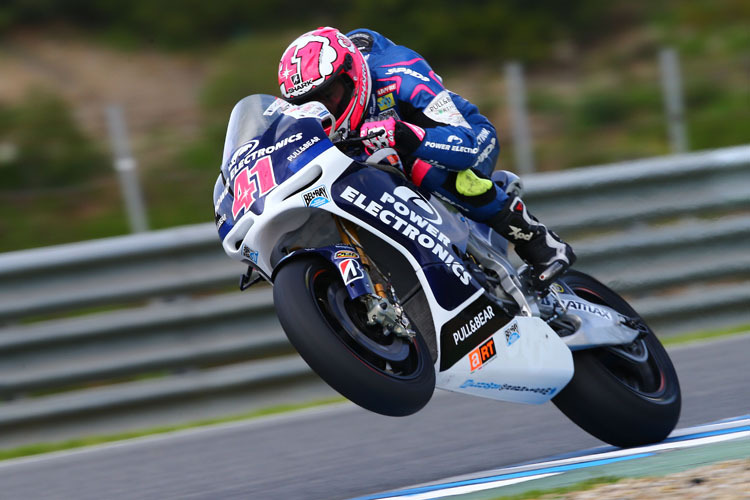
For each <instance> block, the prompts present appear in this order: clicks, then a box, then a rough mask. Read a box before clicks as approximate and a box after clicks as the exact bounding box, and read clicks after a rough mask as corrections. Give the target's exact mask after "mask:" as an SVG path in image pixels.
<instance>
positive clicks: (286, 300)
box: [273, 257, 435, 416]
mask: <svg viewBox="0 0 750 500" xmlns="http://www.w3.org/2000/svg"><path fill="white" fill-rule="evenodd" d="M273 298H274V306H275V308H276V313H277V315H278V317H279V321H280V322H281V326H282V327H283V328H284V332H285V333H286V335H287V337H288V338H289V341H290V342H291V343H292V345H293V346H294V347H295V348H296V349H297V351H298V352H299V354H300V355H301V356H302V358H303V359H304V360H305V361H306V362H307V364H308V365H309V366H310V367H311V368H312V369H313V370H314V371H315V372H316V373H317V374H318V375H319V376H320V377H321V378H322V379H323V380H324V381H325V382H326V383H328V384H329V385H330V386H331V387H333V388H334V389H335V390H336V391H338V392H339V393H341V394H342V395H343V396H345V397H346V398H348V399H349V400H351V401H353V402H354V403H356V404H358V405H359V406H361V407H363V408H366V409H368V410H370V411H373V412H376V413H380V414H382V415H389V416H405V415H411V414H412V413H415V412H417V411H418V410H420V409H421V408H422V407H423V406H424V405H426V404H427V402H428V401H429V400H430V398H431V397H432V393H433V392H434V390H435V369H434V366H433V364H432V360H431V358H430V353H429V350H428V348H427V345H426V344H425V341H424V340H423V339H422V337H421V335H420V334H417V335H416V337H414V338H413V339H406V338H401V337H397V336H395V335H393V334H390V335H384V334H383V332H382V328H380V327H377V328H375V327H371V326H368V325H367V324H366V311H364V310H363V308H362V305H361V304H360V303H359V301H352V300H351V299H350V298H349V294H348V293H347V291H346V287H345V285H344V283H343V282H342V280H341V275H340V274H339V273H338V271H337V270H336V269H335V268H334V267H333V266H332V265H331V264H330V263H328V262H326V261H324V260H323V259H320V258H318V257H301V258H298V259H296V260H293V261H291V262H289V263H287V264H285V265H284V267H282V268H281V269H280V270H279V271H278V273H277V274H276V278H275V280H274V288H273Z"/></svg>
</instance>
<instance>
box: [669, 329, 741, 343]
mask: <svg viewBox="0 0 750 500" xmlns="http://www.w3.org/2000/svg"><path fill="white" fill-rule="evenodd" d="M743 333H750V325H740V326H733V327H731V328H723V329H720V330H700V331H697V332H691V333H686V334H683V335H676V336H674V337H664V338H662V339H660V340H661V343H662V344H664V345H665V346H675V345H680V344H688V343H690V342H699V341H702V340H710V339H715V338H718V337H727V336H731V335H739V334H743Z"/></svg>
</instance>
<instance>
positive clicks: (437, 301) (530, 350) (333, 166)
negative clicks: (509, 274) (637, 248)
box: [215, 101, 572, 401]
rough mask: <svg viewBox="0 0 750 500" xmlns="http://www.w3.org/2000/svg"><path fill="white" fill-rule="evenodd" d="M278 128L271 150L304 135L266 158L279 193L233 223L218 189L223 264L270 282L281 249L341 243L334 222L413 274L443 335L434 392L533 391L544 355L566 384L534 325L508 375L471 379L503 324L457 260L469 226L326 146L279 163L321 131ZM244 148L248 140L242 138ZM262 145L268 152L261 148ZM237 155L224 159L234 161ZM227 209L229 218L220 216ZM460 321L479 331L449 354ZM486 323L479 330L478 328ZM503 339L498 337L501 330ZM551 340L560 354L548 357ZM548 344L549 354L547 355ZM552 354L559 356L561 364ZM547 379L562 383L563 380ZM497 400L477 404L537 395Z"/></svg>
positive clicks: (487, 370)
mask: <svg viewBox="0 0 750 500" xmlns="http://www.w3.org/2000/svg"><path fill="white" fill-rule="evenodd" d="M271 102H273V101H271ZM261 108H262V107H261ZM264 116H265V115H264ZM277 119H278V120H279V121H278V122H272V123H271V125H268V127H269V128H268V129H267V130H265V131H264V132H263V134H262V135H261V136H260V137H261V138H262V139H263V141H268V143H271V141H275V142H274V143H273V144H274V145H275V144H276V143H278V142H280V141H279V140H278V139H279V136H282V135H283V136H284V137H290V135H289V134H290V133H292V132H293V133H294V134H295V135H296V134H301V135H302V137H301V138H299V139H295V140H294V141H289V142H291V143H292V144H290V143H289V142H288V143H286V144H281V145H280V146H279V147H278V148H275V149H277V150H275V151H273V152H271V153H270V154H271V155H280V156H281V158H280V160H279V161H278V164H279V165H280V166H281V165H286V167H289V168H287V169H286V170H287V171H279V172H276V170H274V176H275V178H276V179H277V181H278V183H277V185H276V187H274V188H273V189H270V190H268V191H267V192H265V193H264V194H263V196H262V199H263V206H262V209H260V210H254V208H255V206H254V205H250V207H249V208H250V209H249V210H241V211H239V212H238V213H237V215H236V216H235V215H234V214H233V213H232V211H231V207H232V205H233V204H234V199H233V192H232V191H230V190H229V189H228V188H227V187H226V185H224V189H218V183H217V190H216V192H215V205H216V207H218V209H217V219H218V221H220V220H221V219H225V220H224V221H223V223H222V224H221V227H220V230H219V232H220V234H221V235H223V243H222V245H223V248H224V251H225V252H226V253H227V255H229V256H230V257H232V258H234V259H237V260H240V261H243V262H245V263H248V264H251V265H253V266H254V267H257V268H258V269H260V270H261V271H262V272H263V274H264V275H265V276H272V275H273V270H274V268H276V267H277V266H278V264H279V262H280V261H281V260H282V259H283V258H284V256H285V255H286V252H285V251H284V249H285V248H293V247H294V246H295V244H296V246H300V247H311V246H314V247H323V246H326V245H333V244H335V243H338V242H339V241H340V238H339V236H338V233H337V231H336V230H335V227H333V223H332V219H331V217H330V216H329V215H327V214H334V215H337V216H339V217H341V218H343V219H347V220H349V221H351V222H352V223H354V224H356V225H358V226H359V227H361V228H363V229H365V230H367V231H368V232H370V233H371V234H372V235H374V236H376V237H378V238H380V239H381V240H382V241H384V242H387V243H388V244H389V245H390V246H391V247H392V248H394V249H396V250H397V251H398V252H399V253H400V254H401V255H403V257H404V258H405V259H406V261H407V262H408V263H409V265H410V266H411V268H412V269H413V271H414V273H415V275H416V277H417V279H418V281H419V282H420V283H421V285H422V289H423V291H424V294H425V297H426V299H427V302H428V305H429V308H430V313H431V316H432V321H433V325H434V328H435V331H436V332H440V336H441V339H440V342H438V353H437V360H436V363H437V364H436V370H440V369H442V371H440V373H439V374H438V375H439V377H438V381H439V385H440V386H441V387H443V386H444V388H447V389H450V390H457V391H464V392H469V391H474V390H479V389H478V388H477V387H474V386H473V385H472V384H473V383H472V384H469V385H466V386H465V387H461V386H462V385H465V384H467V382H466V381H467V380H468V379H467V378H466V377H467V376H469V375H471V376H473V377H474V378H472V379H471V380H474V381H476V380H478V379H477V377H479V374H481V375H482V377H484V376H485V375H487V376H488V375H490V374H493V380H495V381H497V380H500V381H503V383H506V382H507V383H511V382H512V383H516V382H515V380H516V378H515V375H514V373H520V372H522V371H523V370H524V369H525V370H526V371H527V372H529V373H540V375H539V377H538V379H539V380H538V383H539V384H542V382H543V381H544V380H542V377H541V372H544V373H547V370H546V367H544V366H543V365H539V364H538V363H539V362H540V360H541V362H544V363H548V362H549V363H551V366H554V365H555V363H553V362H551V361H550V360H548V359H547V357H548V354H545V352H555V353H556V354H555V356H556V357H557V358H560V357H563V358H564V357H565V356H566V355H567V357H568V360H569V361H570V362H569V363H568V365H569V366H568V367H569V373H568V375H570V376H572V360H571V359H570V350H569V349H568V348H567V347H566V346H565V344H564V343H563V342H562V341H561V340H560V339H559V337H557V335H556V334H555V333H554V331H552V330H551V329H550V328H549V326H547V325H546V324H545V323H544V322H543V321H541V320H539V321H537V322H535V323H534V324H531V323H529V322H526V321H525V320H524V321H521V323H519V328H520V329H519V332H520V333H521V337H522V338H526V339H527V340H526V341H524V342H522V343H521V344H519V345H521V346H525V347H524V349H523V350H521V352H520V353H519V352H517V351H513V350H508V352H505V349H503V350H502V351H501V350H498V356H499V357H509V358H513V359H516V361H515V362H508V363H507V367H508V369H511V372H508V369H506V368H505V366H506V363H488V364H487V366H485V367H483V368H482V369H481V370H480V371H479V372H476V373H472V371H473V370H471V369H470V357H471V356H470V353H471V352H473V350H474V349H476V348H478V347H481V345H480V344H482V343H484V342H487V340H488V339H489V338H493V337H494V338H497V335H498V333H497V330H495V328H496V327H497V326H498V325H500V323H501V322H502V320H500V319H499V318H501V315H500V311H499V310H495V309H493V311H492V315H491V317H488V316H487V315H489V314H490V313H489V312H487V311H486V307H484V309H483V308H482V306H483V304H484V300H487V299H486V297H485V298H482V297H483V295H484V294H485V290H484V289H483V288H482V287H481V285H480V284H479V283H477V282H476V280H475V279H474V278H473V277H472V276H471V275H470V274H468V272H466V269H464V268H463V265H462V264H461V262H462V260H461V258H460V255H459V252H463V250H464V249H465V248H466V244H467V241H468V234H469V229H468V227H469V226H468V224H467V223H466V221H465V220H463V221H462V218H461V217H460V216H458V215H456V214H455V213H452V212H450V211H449V210H447V209H446V208H444V207H443V206H442V205H441V204H439V203H435V204H431V203H430V202H429V200H428V199H427V197H425V196H424V195H422V194H421V193H420V192H419V191H418V189H416V188H415V187H414V186H411V185H408V184H407V181H406V180H405V179H403V178H401V177H399V176H397V175H394V174H391V173H387V172H383V171H381V170H377V169H369V168H367V167H366V166H363V165H361V164H358V163H356V162H353V161H352V160H351V159H350V158H349V157H347V156H346V155H344V154H343V153H341V152H340V151H339V150H338V149H337V148H336V147H334V146H333V144H332V143H331V142H330V140H328V139H327V138H322V139H320V140H319V141H318V142H319V144H320V146H319V148H320V149H318V150H315V152H316V153H317V154H316V155H315V156H314V157H313V156H312V154H309V155H307V156H305V157H303V156H302V155H298V156H297V157H294V158H291V160H290V161H287V162H284V160H285V159H287V160H289V158H288V157H289V156H291V153H292V152H294V151H297V150H296V149H294V148H293V147H292V146H294V145H295V144H299V143H304V141H302V138H306V137H315V136H319V134H321V133H322V132H320V130H322V129H321V127H320V124H319V123H318V121H316V120H314V119H304V118H303V119H298V118H290V119H291V120H293V121H295V120H296V124H294V125H291V124H290V125H289V126H285V125H286V123H285V120H287V117H283V116H282V117H281V118H277ZM271 129H273V130H274V131H275V132H274V134H275V135H272V134H270V133H269V131H270V130H271ZM308 129H309V130H308ZM266 134H268V135H266ZM244 139H247V137H243V140H244ZM252 140H254V138H251V139H249V140H248V141H246V142H245V143H242V144H240V145H239V146H237V149H239V148H240V147H242V146H243V145H244V144H247V143H248V142H249V141H252ZM258 140H259V141H260V139H258ZM228 141H229V139H228ZM316 144H317V143H316ZM262 145H263V146H265V145H266V142H263V143H262ZM258 147H260V146H255V148H258ZM266 147H267V146H266ZM237 149H235V150H234V151H231V152H230V153H229V154H230V155H232V156H233V155H234V154H235V153H236V152H237ZM310 149H311V148H310ZM252 151H256V149H252ZM250 152H251V150H250V148H248V150H247V151H245V152H243V156H242V158H246V157H247V154H248V153H250ZM264 154H265V153H264ZM232 156H230V157H229V160H230V161H229V162H225V165H226V166H227V170H226V171H225V174H224V175H225V176H226V175H227V174H228V175H229V178H230V179H231V175H232V173H234V175H235V176H236V175H238V174H239V171H241V170H242V168H244V167H240V168H238V169H237V172H232V171H231V170H229V169H228V167H229V166H230V165H231V164H232V161H231V159H232ZM256 156H260V155H256ZM238 157H239V155H238ZM271 158H272V159H271V161H272V163H273V162H275V161H274V159H273V158H274V157H273V156H272V157H271ZM303 160H304V161H303ZM254 161H257V158H254V159H253V158H252V157H251V162H254ZM253 164H254V163H249V164H248V166H250V168H252V166H251V165H253ZM279 168H281V167H279ZM365 172H366V173H367V175H366V176H365V175H364V173H365ZM347 187H350V188H351V189H354V190H356V191H357V192H358V193H359V194H357V193H355V192H354V191H352V190H351V189H350V190H349V191H347ZM361 194H365V199H361V198H360V196H359V195H361ZM368 196H369V198H368ZM314 200H317V201H314ZM358 200H359V201H358ZM373 201H374V202H375V203H377V204H380V205H381V206H380V209H378V208H377V207H376V206H375V205H371V202H373ZM227 207H229V209H230V210H228V211H227ZM368 208H369V210H368ZM385 210H389V211H391V213H393V215H394V217H395V216H396V215H398V216H399V217H401V218H402V221H403V222H402V223H397V222H394V221H396V219H395V218H391V217H390V216H389V215H387V214H386V215H385V216H384V218H385V219H386V220H385V221H384V220H382V219H381V216H383V215H382V213H383V212H384V211H385ZM417 215H419V216H420V217H421V219H420V218H419V217H417ZM407 220H408V221H409V222H407ZM217 224H218V222H217ZM409 227H410V229H409ZM302 233H304V236H305V238H302V240H301V241H296V240H295V239H294V238H296V237H297V236H299V235H300V234H302ZM326 238H330V241H326ZM438 243H440V248H439V249H436V248H435V247H436V246H437V245H438ZM477 308H478V309H479V311H480V312H481V311H482V310H484V311H485V315H483V316H482V318H478V317H477V315H478V314H479V312H476V311H475V310H476V309H477ZM457 317H458V318H460V319H458V320H456V321H455V322H454V323H455V324H458V322H463V321H465V320H466V319H467V318H468V321H469V322H471V321H472V319H474V320H475V322H476V321H479V323H483V324H481V325H479V327H477V328H476V329H474V328H473V327H470V328H471V329H472V334H471V335H470V336H468V340H467V339H466V338H464V341H462V342H460V344H461V345H460V346H456V345H454V346H450V343H449V342H454V341H453V334H454V333H455V332H456V331H458V332H459V336H460V332H461V327H460V326H459V327H458V329H457V330H454V329H453V324H454V323H451V324H450V326H449V327H448V328H444V326H445V325H446V324H447V323H449V322H451V320H453V319H454V318H457ZM495 318H498V319H495ZM483 319H486V321H484V322H483V321H482V320H483ZM504 319H508V318H504ZM490 320H491V321H490ZM517 320H518V318H515V319H513V320H511V322H512V321H517ZM505 324H506V325H507V324H508V323H505ZM488 325H489V326H488ZM500 330H501V331H502V327H501V329H500ZM466 331H467V330H464V337H466ZM550 338H551V339H553V340H548V341H547V342H546V343H545V341H544V340H541V339H550ZM555 340H556V341H557V347H558V349H555V346H554V341H555ZM495 342H497V341H495ZM548 344H549V345H551V346H552V347H551V348H550V347H549V345H548ZM498 345H499V344H498ZM559 346H562V347H563V348H564V350H563V352H562V354H561V352H560V349H559ZM443 348H444V349H445V355H446V356H448V357H447V358H446V361H445V362H443V361H442V356H443V355H444V354H443V352H442V351H443ZM539 351H545V352H539ZM464 353H466V354H464ZM521 361H523V362H521ZM451 363H452V364H451ZM557 363H558V364H564V361H559V360H558V361H557ZM553 378H554V379H555V380H560V379H562V378H564V377H560V376H555V377H553ZM545 380H549V383H547V384H542V385H550V384H552V383H553V382H554V381H555V380H552V379H545ZM493 383H495V382H493ZM555 383H556V382H555ZM495 392H496V393H497V394H495V393H493V394H483V395H485V396H491V397H496V398H498V399H508V400H512V401H513V400H517V399H515V396H518V395H524V396H528V394H536V395H537V396H538V395H539V393H536V392H518V391H515V392H514V391H495ZM517 392H518V394H517ZM524 399H528V398H524ZM532 399H533V398H532ZM537 399H539V398H537Z"/></svg>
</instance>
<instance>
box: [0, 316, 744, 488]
mask: <svg viewBox="0 0 750 500" xmlns="http://www.w3.org/2000/svg"><path fill="white" fill-rule="evenodd" d="M747 332H750V325H743V326H738V327H733V328H725V329H721V330H710V331H709V330H706V331H698V332H693V333H688V334H685V335H678V336H674V337H666V338H663V339H662V343H663V344H664V345H666V346H674V345H680V344H687V343H690V342H696V341H703V340H709V339H715V338H719V337H724V336H730V335H738V334H742V333H747ZM343 401H345V399H344V398H340V397H339V398H331V399H323V400H318V401H313V402H309V403H302V404H286V405H278V406H272V407H269V408H264V409H260V410H256V411H252V412H249V413H242V414H239V415H231V416H227V417H221V418H214V419H206V420H198V421H195V422H189V423H186V424H180V425H171V426H161V427H153V428H149V429H141V430H137V431H131V432H122V433H117V434H109V435H102V436H91V437H86V438H79V439H71V440H67V441H60V442H54V443H36V444H32V445H26V446H21V447H17V448H11V449H6V450H0V460H8V459H11V458H19V457H25V456H29V455H38V454H42V453H50V452H54V451H62V450H68V449H73V448H81V447H85V446H92V445H97V444H103V443H109V442H113V441H122V440H126V439H133V438H138V437H143V436H149V435H153V434H163V433H166V432H174V431H179V430H183V429H190V428H194V427H204V426H209V425H215V424H221V423H226V422H235V421H240V420H249V419H253V418H259V417H264V416H268V415H276V414H280V413H286V412H290V411H296V410H302V409H306V408H314V407H317V406H323V405H327V404H331V403H339V402H343ZM617 480H619V479H618V478H597V479H594V480H591V481H586V482H584V483H580V485H575V486H574V487H571V488H574V489H567V488H561V489H559V490H551V492H552V493H565V492H568V491H578V490H579V489H582V488H583V489H587V488H590V487H594V486H597V485H598V484H603V483H611V482H615V481H617ZM533 493H535V492H529V493H528V494H523V495H521V496H513V497H501V498H502V499H503V500H505V499H513V500H521V499H525V498H534V496H533V495H532V494H533ZM545 493H548V492H545ZM536 494H537V495H538V492H537V493H536ZM529 495H531V496H529Z"/></svg>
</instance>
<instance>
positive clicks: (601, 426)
mask: <svg viewBox="0 0 750 500" xmlns="http://www.w3.org/2000/svg"><path fill="white" fill-rule="evenodd" d="M561 281H563V282H565V283H566V284H567V285H568V286H569V287H571V288H572V289H573V290H574V291H575V293H576V294H577V295H578V296H580V297H581V298H584V299H586V300H588V301H590V302H593V303H597V304H601V305H606V306H609V307H611V308H613V309H615V310H616V311H617V312H619V313H621V314H624V315H626V316H628V317H630V318H632V319H633V320H634V321H635V322H636V323H638V324H640V325H641V327H642V329H643V334H642V335H641V336H640V337H639V338H638V339H637V340H636V341H634V342H632V343H631V344H628V345H621V346H607V347H598V348H594V349H585V350H581V351H575V352H574V353H573V360H574V363H575V374H574V375H573V379H572V380H571V381H570V383H569V384H568V385H567V386H566V387H565V388H564V389H563V390H562V392H560V394H558V395H557V396H556V397H555V398H554V399H553V400H552V402H553V403H554V404H555V405H556V406H557V407H558V408H559V409H560V410H561V411H562V412H563V413H564V414H565V415H566V416H567V417H568V418H570V419H571V420H572V421H573V422H575V423H576V424H577V425H579V426H580V427H581V428H583V429H584V430H585V431H587V432H588V433H590V434H592V435H593V436H595V437H597V438H599V439H601V440H602V441H605V442H607V443H610V444H612V445H615V446H620V447H630V446H639V445H643V444H648V443H654V442H658V441H661V440H663V439H664V438H666V437H667V436H668V435H669V433H670V432H672V430H673V429H674V427H675V425H677V419H678V418H679V416H680V406H681V396H680V385H679V381H678V379H677V373H676V372H675V369H674V366H673V365H672V361H671V360H670V359H669V355H668V354H667V352H666V350H665V349H664V347H663V346H662V345H661V342H659V339H658V338H657V337H656V335H655V334H654V332H653V331H652V330H651V329H650V328H649V327H648V326H647V325H646V324H645V322H643V320H642V318H641V317H640V316H639V315H638V313H637V312H636V311H635V310H634V309H633V308H632V307H631V306H630V305H629V304H628V303H627V302H626V301H625V300H624V299H623V298H622V297H620V296H619V295H618V294H617V293H616V292H614V291H612V290H611V289H609V288H608V287H607V286H605V285H604V284H602V283H600V282H599V281H597V280H595V279H594V278H592V277H590V276H588V275H586V274H583V273H580V272H577V271H572V270H571V271H569V272H568V273H567V274H566V275H565V276H564V277H563V278H561Z"/></svg>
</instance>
